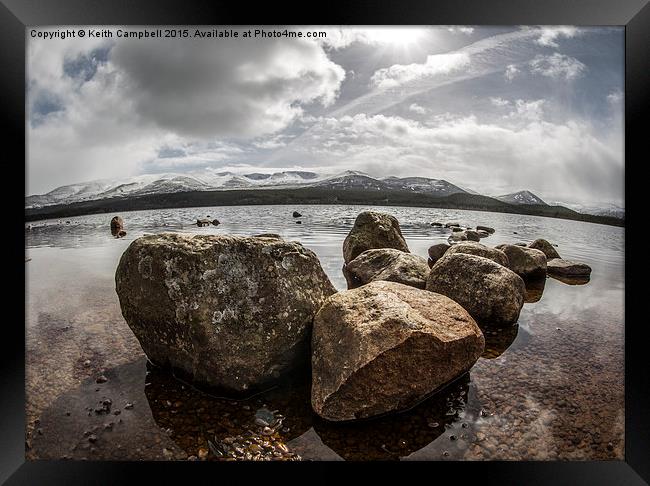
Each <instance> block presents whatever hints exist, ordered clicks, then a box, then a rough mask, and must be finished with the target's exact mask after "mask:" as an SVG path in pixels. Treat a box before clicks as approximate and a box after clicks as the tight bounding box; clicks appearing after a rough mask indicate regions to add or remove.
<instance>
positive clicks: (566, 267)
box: [546, 258, 591, 278]
mask: <svg viewBox="0 0 650 486" xmlns="http://www.w3.org/2000/svg"><path fill="white" fill-rule="evenodd" d="M546 268H547V271H548V274H549V275H551V276H552V277H555V276H560V277H565V278H570V277H583V278H584V277H589V276H590V275H591V267H590V266H589V265H587V264H585V263H576V262H572V261H569V260H563V259H561V258H553V259H552V260H549V262H548V264H547V267H546Z"/></svg>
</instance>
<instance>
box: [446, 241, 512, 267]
mask: <svg viewBox="0 0 650 486" xmlns="http://www.w3.org/2000/svg"><path fill="white" fill-rule="evenodd" d="M455 253H464V254H466V255H476V256H481V257H484V258H489V259H490V260H492V261H493V262H495V263H498V264H499V265H503V266H504V267H506V268H508V257H507V256H506V254H505V253H503V252H502V251H501V250H497V249H496V248H490V247H489V246H485V245H482V244H481V243H476V242H469V241H468V242H461V243H457V244H455V245H454V246H452V247H451V248H449V251H448V252H447V253H446V254H448V255H453V254H455Z"/></svg>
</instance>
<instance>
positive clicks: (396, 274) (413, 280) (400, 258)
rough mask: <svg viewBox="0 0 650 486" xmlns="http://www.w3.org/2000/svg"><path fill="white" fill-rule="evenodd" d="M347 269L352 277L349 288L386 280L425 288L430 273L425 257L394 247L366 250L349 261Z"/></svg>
mask: <svg viewBox="0 0 650 486" xmlns="http://www.w3.org/2000/svg"><path fill="white" fill-rule="evenodd" d="M345 269H346V271H347V273H348V275H349V277H350V278H351V280H348V288H355V287H358V286H360V285H364V284H367V283H369V282H372V281H375V280H385V281H388V282H398V283H402V284H405V285H410V286H411V287H416V288H419V289H424V284H425V280H426V278H427V275H428V274H429V266H428V265H427V261H426V260H425V259H424V258H422V257H420V256H417V255H413V254H411V253H405V252H403V251H400V250H395V249H393V248H380V249H376V250H366V251H364V252H363V253H362V254H361V255H359V256H358V257H356V258H355V259H354V260H352V261H351V262H349V263H347V264H346V265H345ZM351 282H352V285H351Z"/></svg>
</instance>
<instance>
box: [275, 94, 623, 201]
mask: <svg viewBox="0 0 650 486" xmlns="http://www.w3.org/2000/svg"><path fill="white" fill-rule="evenodd" d="M543 105H544V100H535V101H524V100H517V101H516V102H515V103H514V105H513V106H515V110H513V112H512V113H511V114H510V115H509V116H508V118H507V119H506V120H507V121H506V122H504V123H499V124H496V123H485V122H481V121H479V119H478V118H477V117H475V116H468V117H456V118H453V117H449V118H448V119H447V120H443V121H442V122H441V123H440V124H438V125H427V124H422V123H419V122H416V121H414V120H409V119H404V118H400V117H391V116H385V115H375V116H368V115H366V114H358V115H355V116H343V117H341V118H328V117H325V118H321V119H319V120H318V121H317V123H316V124H315V125H314V127H313V128H312V130H310V132H309V134H308V136H307V137H305V138H303V139H302V140H301V144H300V146H293V154H288V153H285V154H284V155H285V156H286V157H288V160H292V157H293V160H296V161H298V160H302V161H304V160H310V161H311V163H313V164H314V165H316V166H322V165H329V166H330V167H332V168H336V167H340V168H341V169H343V168H347V167H355V168H356V169H358V170H362V171H366V172H368V173H370V174H374V175H377V176H388V175H418V176H428V177H439V178H445V179H447V180H449V181H450V182H453V183H457V184H461V185H463V184H465V185H467V186H469V187H480V188H482V190H483V191H485V192H487V193H500V192H502V191H506V192H507V191H510V190H512V189H513V187H517V188H519V189H524V188H525V189H530V190H533V191H538V192H539V193H541V194H543V195H548V196H553V195H561V194H564V195H565V196H566V195H567V194H571V195H572V196H574V197H576V198H578V199H579V198H580V197H586V196H588V195H591V194H593V192H594V191H597V192H599V194H600V195H602V196H605V197H614V198H615V197H619V196H620V191H621V184H622V145H621V143H620V140H618V138H616V139H615V140H609V139H608V140H604V139H603V137H602V136H601V134H599V133H597V132H596V131H595V129H594V128H593V127H592V126H591V125H590V124H588V123H586V122H581V121H567V122H565V123H551V122H547V121H544V120H543V119H542V117H543V110H542V106H543Z"/></svg>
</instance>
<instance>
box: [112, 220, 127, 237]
mask: <svg viewBox="0 0 650 486" xmlns="http://www.w3.org/2000/svg"><path fill="white" fill-rule="evenodd" d="M121 231H124V220H122V218H121V217H120V216H113V219H111V234H112V235H113V236H115V237H116V238H120V232H121ZM124 234H126V231H125V232H124Z"/></svg>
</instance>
